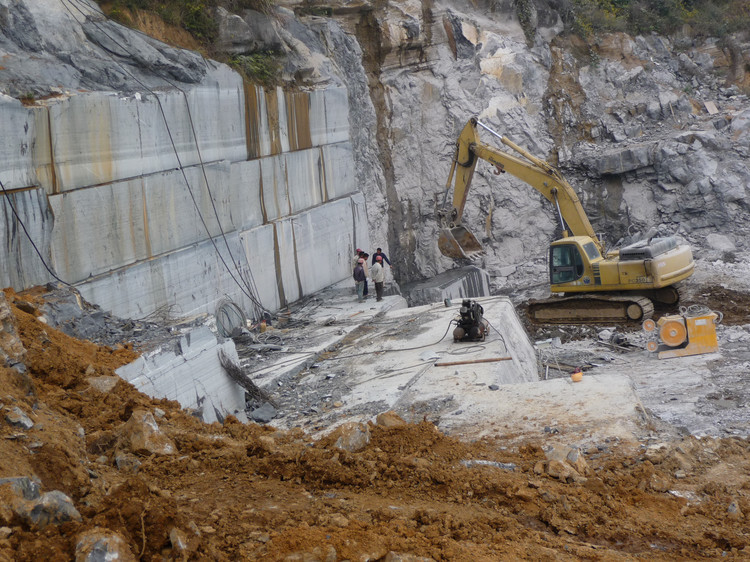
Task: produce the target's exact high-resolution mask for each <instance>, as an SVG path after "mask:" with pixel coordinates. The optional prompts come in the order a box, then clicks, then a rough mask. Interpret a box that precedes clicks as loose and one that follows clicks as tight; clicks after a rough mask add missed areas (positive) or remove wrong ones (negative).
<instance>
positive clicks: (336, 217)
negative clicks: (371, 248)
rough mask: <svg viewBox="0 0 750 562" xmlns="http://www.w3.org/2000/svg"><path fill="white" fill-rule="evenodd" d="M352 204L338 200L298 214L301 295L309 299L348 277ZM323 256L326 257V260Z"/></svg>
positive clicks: (296, 240) (295, 228)
mask: <svg viewBox="0 0 750 562" xmlns="http://www.w3.org/2000/svg"><path fill="white" fill-rule="evenodd" d="M351 207H352V202H351V200H350V199H348V198H347V199H340V200H338V201H334V202H332V203H327V204H325V205H322V206H320V207H316V208H315V209H311V210H309V211H305V212H304V213H300V214H299V215H297V216H296V217H294V219H292V223H293V226H294V240H295V251H296V256H297V264H298V270H299V279H300V285H301V287H302V294H303V295H309V294H312V293H314V292H315V291H318V290H320V289H322V288H324V287H327V286H329V285H332V284H334V283H336V282H337V281H340V280H341V279H346V278H347V277H350V276H351V269H352V256H353V255H354V251H353V250H354V249H356V248H352V247H351V246H352V244H353V238H354V224H353V221H352V209H351ZM322 256H326V257H325V260H323V259H322Z"/></svg>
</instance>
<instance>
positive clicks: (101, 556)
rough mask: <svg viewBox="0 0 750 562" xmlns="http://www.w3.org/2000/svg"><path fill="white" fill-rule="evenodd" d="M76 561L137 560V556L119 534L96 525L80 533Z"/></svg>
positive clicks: (119, 561)
mask: <svg viewBox="0 0 750 562" xmlns="http://www.w3.org/2000/svg"><path fill="white" fill-rule="evenodd" d="M75 560H76V562H106V561H109V560H117V562H135V561H136V560H137V558H136V556H135V555H134V554H133V552H132V551H131V550H130V547H129V546H128V543H127V542H126V541H125V539H124V538H122V537H121V536H120V535H119V534H117V533H115V532H114V531H110V530H109V529H102V528H101V527H95V528H93V529H90V530H88V531H85V532H83V533H81V534H80V535H78V540H77V541H76V559H75Z"/></svg>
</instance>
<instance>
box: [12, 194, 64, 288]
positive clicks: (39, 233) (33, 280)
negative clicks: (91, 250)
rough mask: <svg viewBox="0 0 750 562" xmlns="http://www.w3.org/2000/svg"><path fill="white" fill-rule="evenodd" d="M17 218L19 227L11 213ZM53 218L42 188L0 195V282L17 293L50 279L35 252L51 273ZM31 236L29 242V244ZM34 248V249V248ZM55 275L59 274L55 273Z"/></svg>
mask: <svg viewBox="0 0 750 562" xmlns="http://www.w3.org/2000/svg"><path fill="white" fill-rule="evenodd" d="M9 200H10V202H12V203H13V207H15V210H16V212H17V213H18V215H19V216H20V217H21V222H22V223H23V227H25V228H26V231H24V229H23V227H21V225H20V224H19V223H18V219H17V218H16V215H15V214H14V213H13V207H11V205H10V202H9ZM53 223H54V215H53V213H52V210H51V209H50V207H49V205H48V203H47V196H46V194H45V192H44V190H43V189H30V190H27V191H17V192H13V193H10V194H9V196H8V197H5V196H4V195H0V248H2V249H3V251H1V252H0V283H1V284H2V285H1V286H2V287H13V288H14V289H15V290H17V291H20V290H23V289H26V288H28V287H33V286H34V285H43V284H44V283H47V282H48V281H51V280H52V275H51V274H50V273H49V272H48V271H47V268H45V266H44V263H43V262H42V259H41V258H40V257H39V254H37V250H38V251H39V253H40V254H41V255H42V257H43V258H44V260H45V261H46V262H47V265H48V266H49V267H50V268H52V269H53V270H54V268H55V262H54V260H53V259H52V255H51V251H50V245H51V240H52V227H53ZM27 232H28V235H29V236H30V237H31V240H32V241H33V245H32V243H31V242H30V241H29V237H28V236H27V234H26V233H27ZM34 246H36V250H35V249H34ZM58 276H59V274H58Z"/></svg>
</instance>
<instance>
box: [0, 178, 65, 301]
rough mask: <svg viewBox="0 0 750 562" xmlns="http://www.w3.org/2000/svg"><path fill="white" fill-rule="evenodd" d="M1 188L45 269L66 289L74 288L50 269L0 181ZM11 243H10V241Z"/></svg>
mask: <svg viewBox="0 0 750 562" xmlns="http://www.w3.org/2000/svg"><path fill="white" fill-rule="evenodd" d="M0 188H2V190H3V194H4V195H5V200H6V201H7V202H8V205H10V209H11V211H13V215H14V216H15V217H16V220H17V221H18V224H20V225H21V228H22V229H23V232H24V234H26V238H28V239H29V242H30V243H31V246H32V247H33V248H34V251H35V252H36V255H37V256H39V259H40V260H42V265H44V268H45V269H46V270H47V271H48V272H49V274H50V275H51V276H52V277H54V278H55V279H57V280H58V281H59V282H60V283H62V284H63V285H65V286H66V287H71V288H72V287H73V285H71V284H70V283H68V282H66V281H63V280H62V279H60V278H59V277H58V276H57V274H55V272H54V271H52V269H51V268H50V266H49V265H48V264H47V261H46V260H45V259H44V257H43V256H42V253H41V252H40V251H39V248H38V247H37V245H36V244H35V243H34V239H33V238H32V237H31V234H29V231H28V230H27V229H26V225H25V224H24V223H23V220H22V219H21V215H19V214H18V211H16V206H15V205H14V204H13V200H12V199H11V194H10V192H8V191H7V190H6V189H5V186H4V185H3V182H1V181H0ZM9 242H10V241H9Z"/></svg>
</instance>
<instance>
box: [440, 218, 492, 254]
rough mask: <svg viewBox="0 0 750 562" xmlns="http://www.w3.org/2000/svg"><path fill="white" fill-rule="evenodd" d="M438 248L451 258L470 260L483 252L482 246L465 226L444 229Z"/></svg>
mask: <svg viewBox="0 0 750 562" xmlns="http://www.w3.org/2000/svg"><path fill="white" fill-rule="evenodd" d="M438 248H440V252H441V253H442V254H443V255H444V256H447V257H449V258H453V259H461V258H470V257H472V256H473V255H475V254H478V253H480V252H481V251H482V245H481V244H480V243H479V241H478V240H477V239H476V238H475V237H474V235H473V234H472V233H471V232H469V231H468V230H467V229H466V228H465V227H463V226H454V227H453V228H443V229H442V230H441V231H440V236H439V237H438Z"/></svg>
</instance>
